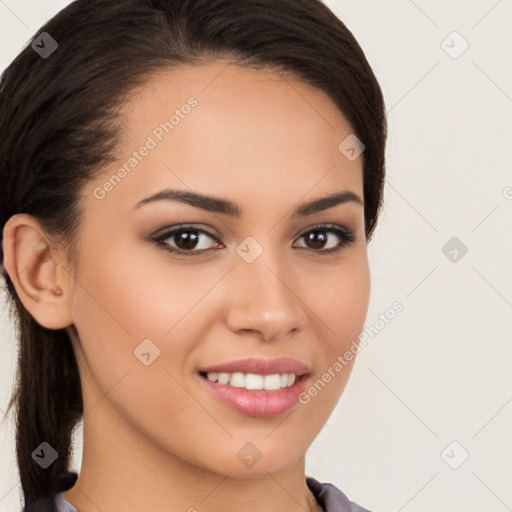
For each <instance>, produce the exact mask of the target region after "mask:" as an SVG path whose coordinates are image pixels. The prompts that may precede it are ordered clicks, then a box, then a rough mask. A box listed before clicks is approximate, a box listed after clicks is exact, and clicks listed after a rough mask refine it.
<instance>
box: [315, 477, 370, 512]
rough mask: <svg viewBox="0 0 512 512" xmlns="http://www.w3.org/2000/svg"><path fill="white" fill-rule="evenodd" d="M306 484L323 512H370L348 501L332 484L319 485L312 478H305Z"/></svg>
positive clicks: (319, 483)
mask: <svg viewBox="0 0 512 512" xmlns="http://www.w3.org/2000/svg"><path fill="white" fill-rule="evenodd" d="M306 483H307V485H308V487H309V489H310V490H311V492H312V493H313V494H314V495H315V498H316V499H317V501H318V503H319V504H320V505H321V506H322V507H323V509H324V511H325V512H371V511H370V510H368V509H366V508H363V507H361V506H360V505H358V504H357V503H354V502H353V501H350V500H349V499H348V497H347V496H346V495H345V493H343V492H342V491H341V490H340V489H338V488H337V487H336V486H335V485H333V484H330V483H321V482H319V481H318V480H316V479H314V478H312V477H306Z"/></svg>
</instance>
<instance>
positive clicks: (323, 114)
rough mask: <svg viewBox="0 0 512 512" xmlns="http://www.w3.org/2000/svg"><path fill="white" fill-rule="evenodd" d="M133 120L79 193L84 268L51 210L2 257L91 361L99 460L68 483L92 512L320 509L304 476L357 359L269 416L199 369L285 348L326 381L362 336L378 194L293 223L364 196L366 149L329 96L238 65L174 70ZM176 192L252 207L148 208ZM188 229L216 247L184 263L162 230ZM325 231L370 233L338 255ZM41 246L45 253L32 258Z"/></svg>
mask: <svg viewBox="0 0 512 512" xmlns="http://www.w3.org/2000/svg"><path fill="white" fill-rule="evenodd" d="M191 96H193V97H194V98H196V99H197V101H198V104H197V106H196V107H195V108H193V109H192V110H191V112H190V114H188V115H187V116H185V117H184V118H183V119H180V122H179V125H177V126H176V127H175V128H174V130H173V131H172V133H170V134H166V135H164V137H163V140H162V141H161V142H159V143H158V146H157V147H156V148H154V149H152V150H151V151H150V152H149V154H148V155H147V156H146V157H145V158H144V159H143V160H142V161H140V162H139V163H138V165H137V167H136V168H134V169H133V170H132V171H131V173H129V174H128V175H127V176H126V177H124V178H123V179H122V180H121V182H120V183H118V184H117V185H116V186H115V187H114V188H113V189H112V190H111V191H109V192H108V194H106V196H105V197H104V198H103V199H101V200H100V199H97V198H96V197H94V194H93V192H94V189H95V188H97V187H101V186H103V184H104V183H105V181H106V180H107V179H108V178H109V177H110V176H112V174H113V173H115V172H116V170H117V169H119V167H120V166H121V165H122V164H123V163H124V162H126V161H127V159H128V158H129V157H130V156H131V155H132V152H133V151H134V150H138V148H140V146H142V145H143V144H144V142H145V141H146V138H147V136H148V135H149V134H151V133H152V130H154V128H155V127H156V126H158V125H159V123H161V122H162V121H164V120H166V119H168V118H169V115H170V114H169V113H172V111H173V110H174V109H176V108H179V107H180V106H181V105H183V104H184V103H186V102H187V99H188V98H190V97H191ZM123 113H124V115H125V117H126V121H127V125H126V127H127V128H126V131H125V133H124V134H123V139H122V147H121V148H120V152H119V160H118V162H116V163H113V164H111V165H109V166H108V168H106V169H105V172H104V173H103V174H102V175H101V176H100V177H99V178H98V179H96V180H94V181H93V182H90V183H89V184H88V185H87V186H86V188H85V189H84V190H83V199H84V214H83V219H82V224H81V230H80V234H79V247H80V252H79V257H78V265H77V267H76V269H75V271H76V273H75V274H74V273H73V271H72V269H71V268H70V266H69V263H68V261H67V259H66V254H65V251H64V249H62V248H61V247H60V246H59V245H58V244H55V243H50V242H49V243H48V244H47V245H46V242H45V241H44V240H46V241H48V239H47V238H45V236H44V231H43V229H42V227H41V226H40V224H39V223H38V222H37V220H36V219H34V218H32V217H30V216H28V215H27V214H18V215H16V216H14V217H12V218H11V219H10V220H9V222H8V223H7V225H6V227H5V232H4V252H5V255H6V260H5V263H6V268H7V271H8V272H9V275H10V276H12V279H13V282H14V284H15V287H16V290H17V292H18V294H19V295H20V298H21V299H22V301H23V303H24V305H25V307H26V308H27V309H28V310H29V311H30V312H31V314H32V315H33V316H34V317H35V319H36V320H37V321H38V322H39V323H40V324H41V325H44V326H46V327H48V328H54V329H59V328H67V330H68V332H69V333H70V336H71V338H72V343H73V347H74V350H75V353H76V356H77V361H78V364H79V368H80V374H81V379H82V386H83V397H84V410H85V415H84V450H83V460H82V467H81V470H80V475H79V478H78V481H77V483H76V484H75V486H74V487H73V488H72V489H71V490H69V491H67V492H64V493H62V495H63V497H64V498H65V499H66V500H68V501H69V502H70V503H71V504H72V505H74V506H75V507H76V508H77V509H78V510H79V511H80V512H97V511H102V512H112V511H114V510H119V504H120V503H121V504H122V510H123V511H124V512H135V511H140V510H153V511H162V512H164V511H178V510H179V511H188V510H190V511H192V510H194V509H193V508H192V507H194V508H195V509H197V510H200V511H201V512H220V511H223V512H224V511H226V510H234V509H237V510H239V509H240V504H243V510H244V511H246V512H252V511H254V512H256V511H258V512H259V511H261V510H272V511H273V512H290V511H297V512H298V511H301V512H303V511H304V510H310V511H312V510H316V511H318V510H321V508H320V506H319V505H318V504H317V503H316V500H315V498H314V496H313V494H312V493H311V492H310V491H309V489H308V487H307V486H306V481H305V453H306V450H307V449H308V447H309V445H310V444H311V443H312V442H313V440H314V438H315V437H316V436H317V434H318V433H319V431H320V430H321V428H322V427H323V425H324V424H325V422H326V421H327V419H328V417H329V415H330V413H331V412H332V410H333V408H334V407H335V405H336V403H337V401H338V400H339V398H340V396H341V394H342V392H343V389H344V388H345V385H346V383H347V380H348V378H349V375H350V371H351V369H352V365H353V363H354V360H352V361H351V362H350V364H349V365H347V366H346V367H345V368H344V369H343V370H342V371H341V372H339V373H338V374H337V375H336V377H335V378H333V379H332V380H331V381H330V382H329V383H328V384H327V385H326V386H325V387H324V388H323V390H322V391H321V392H319V393H318V395H317V396H315V397H314V398H311V400H310V402H309V403H308V404H307V405H302V404H299V403H298V404H296V406H294V408H293V409H292V410H291V411H287V412H286V413H284V414H283V415H280V416H277V417H272V418H255V417H249V416H246V415H243V414H241V413H238V412H236V411H233V410H231V409H229V408H227V407H226V406H225V405H223V404H222V403H220V402H219V401H218V400H217V399H216V398H215V397H214V396H213V395H212V394H210V393H209V392H208V391H207V390H206V389H205V388H204V386H203V385H202V383H201V382H200V381H199V380H198V375H197V369H198V368H199V367H205V366H210V365H213V364H218V363H221V362H225V361H230V360H234V359H239V358H245V357H250V356H252V357H261V358H274V357H282V356H288V357H292V358H295V359H298V360H300V361H302V362H304V363H306V364H307V365H308V366H309V367H310V369H311V371H312V376H311V378H310V379H311V380H310V382H311V383H313V382H315V381H316V380H317V379H319V378H320V376H321V375H322V374H323V373H324V372H325V371H327V369H328V368H329V367H332V365H333V364H334V362H335V361H336V358H337V357H338V356H339V355H342V354H343V353H344V352H345V351H346V350H348V349H349V347H350V345H351V343H352V341H353V340H354V339H356V337H357V335H358V334H359V333H360V332H361V330H362V329H363V326H364V321H365V319H366V314H367V311H368V304H369V297H370V272H369V266H368V258H367V241H366V239H365V233H364V210H363V206H362V205H360V204H357V203H356V202H347V203H344V204H340V205H337V206H335V207H333V208H330V209H328V210H325V211H323V212H318V213H315V214H313V215H311V216H308V217H304V218H298V219H292V218H291V216H290V215H291V214H290V212H291V210H292V209H293V208H295V207H296V206H297V205H298V204H299V203H303V202H306V201H310V200H313V199H316V198H319V197H323V196H325V195H328V194H331V193H333V192H337V191H342V190H350V191H352V192H354V193H355V194H357V195H358V196H359V197H360V198H361V199H363V175H362V165H363V161H362V156H361V157H359V158H357V159H356V160H354V161H349V160H348V159H346V158H345V157H344V156H343V155H342V154H341V153H340V151H339V150H338V145H339V144H340V142H341V141H342V140H343V139H344V138H345V137H347V136H348V135H349V134H351V133H353V130H352V128H351V126H350V125H349V123H348V122H347V121H346V119H345V118H344V117H343V115H342V114H341V113H340V111H339V110H338V109H337V108H336V106H335V104H334V103H333V102H332V101H331V100H330V98H329V97H328V96H327V95H326V94H325V93H323V92H322V91H320V90H318V89H316V88H313V87H312V86H310V85H307V84H304V83H302V82H300V81H297V80H295V79H292V78H290V77H287V78H284V76H281V75H279V74H277V73H276V72H275V71H273V70H253V69H248V68H242V67H239V66H237V65H234V64H233V63H231V64H228V63H227V62H224V61H216V62H210V63H208V64H206V65H202V66H199V67H189V66H187V67H182V68H179V72H178V71H177V70H176V69H171V70H165V71H161V72H159V73H158V74H157V75H155V76H154V77H153V78H152V79H151V80H150V81H149V82H148V83H147V84H145V85H144V86H143V87H141V88H140V89H139V90H137V91H136V92H135V93H134V94H133V95H132V96H131V97H130V98H128V100H127V101H126V103H125V105H124V109H123ZM164 164H165V165H164ZM164 188H171V189H180V190H189V191H190V190H192V191H194V192H199V193H203V194H207V195H212V196H215V197H219V198H226V199H229V200H231V201H233V202H235V203H237V204H238V205H239V206H240V208H242V210H243V215H242V217H241V218H239V219H237V218H231V217H229V216H228V215H224V214H218V213H211V212H207V211H204V210H202V209H199V208H195V207H193V206H190V205H186V204H183V203H178V202H170V201H159V202H153V203H151V204H147V205H145V206H143V207H141V208H137V209H135V210H134V209H133V208H134V206H135V204H136V203H137V202H138V201H140V200H141V199H142V198H145V197H147V196H149V195H151V194H153V193H155V192H157V191H160V190H161V189H164ZM185 223H187V224H188V223H193V224H195V225H197V227H200V228H204V229H206V230H208V231H209V232H211V233H212V234H213V235H215V236H216V237H217V238H218V240H219V241H220V244H219V243H217V241H216V240H214V239H211V238H210V237H208V236H207V235H200V236H201V238H200V241H199V242H198V244H199V245H197V246H196V247H199V248H201V249H205V252H204V253H202V254H201V255H199V256H195V257H188V259H187V256H186V255H185V256H182V257H177V256H175V255H173V254H172V253H169V252H167V251H166V250H165V249H164V248H162V247H159V246H157V245H155V244H151V243H149V242H148V241H147V238H148V237H150V236H151V235H152V234H154V233H156V232H157V231H159V230H160V231H161V230H162V228H165V227H169V226H176V225H181V224H185ZM319 223H322V224H323V223H332V224H336V225H337V226H340V227H345V228H347V229H350V230H351V231H352V232H353V233H354V235H355V237H356V240H355V241H354V242H352V243H351V244H349V245H347V246H345V247H344V248H343V249H342V250H341V252H339V253H338V254H332V255H325V254H323V253H322V252H321V251H322V250H324V249H323V247H324V246H325V247H327V248H330V247H333V246H335V245H337V244H338V243H339V242H340V239H339V238H338V237H337V236H336V235H335V234H328V233H325V234H326V235H328V239H327V240H326V241H325V242H324V245H323V246H322V245H321V244H319V245H317V246H315V245H314V244H311V242H310V243H309V245H308V241H307V239H306V237H304V236H303V235H304V234H305V233H307V232H308V231H311V228H312V227H314V226H315V225H317V224H319ZM248 236H252V237H253V238H254V239H255V240H256V241H257V242H258V243H259V244H260V246H261V247H262V248H263V253H262V254H261V255H260V256H259V257H258V258H257V259H256V260H255V261H254V262H253V263H250V264H248V263H247V262H246V261H244V259H242V258H241V257H240V256H239V255H238V254H237V252H236V251H235V249H236V247H237V246H238V245H239V244H241V242H242V241H244V239H245V238H246V237H248ZM41 239H42V240H43V242H40V240H41ZM167 243H168V245H170V246H171V247H175V248H176V247H177V244H178V243H179V241H177V238H176V237H174V238H172V239H167ZM37 244H38V245H37ZM36 245H37V247H38V250H39V251H40V254H41V255H44V254H46V255H47V257H45V258H35V257H34V251H33V248H34V247H35V246H36ZM183 246H184V245H183V243H182V245H181V246H178V247H183ZM185 248H186V246H185ZM193 248H194V247H192V249H193ZM185 250H186V249H185ZM59 289H60V290H62V293H60V294H59ZM146 338H149V339H151V340H152V342H153V343H154V344H155V345H156V346H158V348H159V349H160V356H159V357H158V358H157V359H155V360H154V362H153V363H152V364H151V365H149V366H145V365H143V364H142V363H141V362H140V361H139V359H137V358H136V357H135V356H134V353H133V352H134V350H135V349H136V348H137V347H138V346H139V344H140V343H141V342H142V340H144V339H146ZM247 442H252V443H253V444H254V445H255V446H256V447H257V448H258V450H259V451H260V452H261V454H262V456H261V459H260V460H259V461H258V462H257V463H256V464H255V465H254V466H252V467H250V468H248V467H246V466H245V465H244V464H242V463H241V462H240V460H239V458H238V457H237V452H238V451H239V450H240V448H241V447H242V446H243V445H245V443H247ZM241 480H243V484H241Z"/></svg>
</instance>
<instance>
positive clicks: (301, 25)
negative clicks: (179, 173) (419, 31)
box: [0, 0, 387, 512]
mask: <svg viewBox="0 0 512 512" xmlns="http://www.w3.org/2000/svg"><path fill="white" fill-rule="evenodd" d="M42 32H48V33H49V34H50V35H51V37H53V38H54V39H55V40H56V41H57V43H58V48H57V49H56V50H55V51H54V53H52V54H51V55H50V56H49V57H48V58H46V59H43V58H41V57H40V56H39V55H38V53H36V52H35V51H34V50H33V49H32V48H31V45H30V44H28V45H27V46H26V47H25V48H24V49H23V51H22V52H21V53H20V54H19V55H18V56H17V57H16V59H14V61H13V62H12V64H11V65H10V66H9V68H8V70H7V71H8V72H6V73H4V75H3V77H2V85H1V91H0V133H2V142H1V144H0V183H2V189H3V191H2V195H1V200H0V226H1V227H2V228H3V226H4V225H5V223H6V222H7V220H8V219H9V218H10V217H11V216H12V215H14V214H16V213H27V214H30V215H32V216H34V217H35V218H37V219H38V220H39V222H40V223H41V225H42V226H43V227H44V229H45V231H46V232H47V233H48V236H51V237H55V240H60V241H62V243H63V245H64V246H65V247H66V248H67V249H68V251H69V256H70V261H69V263H70V268H73V262H74V261H75V256H76V253H75V252H74V250H75V248H76V242H77V240H78V236H79V228H80V219H81V213H82V210H81V208H82V203H81V202H80V200H79V199H80V194H81V191H82V189H83V187H84V185H85V184H86V183H87V182H88V181H89V180H91V179H94V178H96V177H97V176H98V174H99V173H100V172H101V170H102V166H103V165H104V164H106V163H108V162H110V161H113V160H114V159H115V158H116V150H117V148H118V147H119V143H120V140H121V139H122V134H123V131H122V126H121V124H120V123H119V122H118V121H119V119H120V118H119V107H121V106H122V105H123V101H124V100H125V99H126V97H127V95H128V93H129V92H130V91H131V90H133V88H134V87H135V86H138V85H143V84H144V83H145V82H146V81H148V80H149V79H150V78H151V74H152V73H153V72H156V71H158V70H162V69H165V68H171V67H173V66H178V65H180V64H191V65H200V64H203V63H206V62H209V61H212V60H214V59H216V58H222V59H228V61H230V62H232V63H233V64H238V65H245V66H250V67H253V68H264V67H265V68H273V69H275V70H276V71H279V72H282V73H283V74H284V75H286V74H287V75H288V76H291V77H296V78H298V79H299V80H302V81H303V82H305V83H308V84H310V85H313V86H315V87H317V88H318V89H320V90H322V91H324V92H325V93H327V95H328V96H329V97H330V98H331V99H332V100H333V101H334V103H335V104H336V105H337V106H338V107H339V109H340V111H341V112H342V113H343V115H344V116H345V117H346V119H347V120H348V121H349V122H350V124H351V126H352V128H353V130H354V133H355V135H356V136H357V137H358V138H359V139H360V140H361V141H362V142H363V143H364V144H365V151H364V153H363V157H364V158H363V162H364V164H363V166H364V169H363V174H364V176H363V179H364V203H365V207H364V208H365V209H364V214H365V232H366V236H367V239H370V237H371V235H372V233H373V230H374V228H375V226H376V223H377V219H378V216H379V213H380V209H381V204H382V195H383V184H384V174H385V172H384V167H385V165H384V164H385V158H384V154H385V143H386V137H387V123H386V113H385V107H384V101H383V97H382V92H381V89H380V87H379V84H378V83H377V80H376V78H375V76H374V74H373V72H372V69H371V67H370V65H369V64H368V62H367V60H366V58H365V55H364V53H363V51H362V50H361V48H360V46H359V44H358V43H357V42H356V40H355V38H354V37H353V35H352V33H351V32H350V31H349V30H348V29H347V27H346V26H345V25H344V24H343V23H342V22H341V21H340V20H339V19H338V18H337V17H336V16H335V15H334V14H333V13H332V12H331V11H330V10H329V9H328V8H327V6H325V5H324V4H323V3H322V2H321V1H320V0H243V1H240V0H118V1H115V2H112V1H111V0H78V1H75V2H73V3H72V4H70V5H69V6H68V7H66V8H65V9H63V10H62V11H60V12H59V13H58V14H57V15H56V16H55V17H54V18H52V19H51V20H49V21H48V22H47V23H46V24H45V25H44V26H43V27H42V28H41V29H39V30H38V31H37V34H35V35H34V37H35V36H37V35H39V34H40V33H42ZM178 72H179V71H178ZM340 142H341V141H340ZM2 260H3V254H2ZM4 277H5V279H6V283H7V290H8V292H9V298H10V304H11V314H12V315H13V318H14V321H15V323H16V327H17V331H18V332H17V334H18V336H19V343H20V345H19V355H18V361H17V364H18V366H17V376H16V383H15V389H14V392H13V395H12V397H11V400H10V402H9V407H8V412H9V410H10V409H11V407H12V406H13V405H16V454H17V461H18V466H19V474H20V482H21V486H22V489H23V496H24V500H25V509H24V510H25V511H26V512H33V511H35V510H38V511H40V512H43V511H51V510H52V505H53V499H54V496H55V494H56V493H57V492H63V491H65V490H67V489H69V488H70V487H72V485H73V484H74V483H75V481H76V477H77V475H76V473H71V472H69V471H68V465H69V462H70V455H71V439H72V432H73V429H74V428H75V427H76V425H77V423H78V422H79V420H80V418H81V417H82V415H83V402H82V395H81V384H80V377H79V372H78V367H77V363H76V359H75V356H74V352H73V349H72V346H71V342H70V339H69V336H68V334H67V332H66V330H65V329H59V330H57V329H56V330H51V329H46V328H44V327H42V326H41V325H39V324H38V323H37V322H36V321H35V320H34V318H33V317H32V316H31V315H30V313H28V311H27V310H26V309H25V307H24V306H23V304H22V302H21V301H20V299H19V297H18V295H17V293H16V291H15V289H14V287H13V284H12V281H11V280H10V278H9V276H8V275H7V274H6V273H5V271H4ZM4 419H5V417H4ZM42 442H47V443H48V444H50V445H51V446H52V447H53V449H54V450H56V451H57V453H58V458H57V459H56V460H55V461H54V462H53V463H52V464H51V465H50V466H49V467H48V468H46V469H43V468H42V467H41V466H40V465H39V464H38V463H37V462H36V461H35V460H34V458H33V457H32V453H33V452H34V450H35V449H36V448H37V447H38V446H39V445H40V444H41V443H42Z"/></svg>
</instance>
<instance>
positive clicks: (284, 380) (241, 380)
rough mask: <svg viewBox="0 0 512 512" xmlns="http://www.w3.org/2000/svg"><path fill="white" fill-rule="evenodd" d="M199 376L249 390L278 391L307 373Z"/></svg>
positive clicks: (291, 384)
mask: <svg viewBox="0 0 512 512" xmlns="http://www.w3.org/2000/svg"><path fill="white" fill-rule="evenodd" d="M199 375H201V377H203V378H205V379H208V380H209V381H210V382H213V383H216V384H220V385H224V386H232V387H234V388H243V389H246V390H249V391H258V390H263V391H279V390H281V389H286V388H289V387H291V386H293V385H294V384H295V383H296V382H298V381H300V380H303V379H304V378H306V377H307V374H304V375H297V374H295V373H275V374H273V375H261V374H257V373H242V372H233V373H224V372H220V373H217V372H199Z"/></svg>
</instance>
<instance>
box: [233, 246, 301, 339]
mask: <svg viewBox="0 0 512 512" xmlns="http://www.w3.org/2000/svg"><path fill="white" fill-rule="evenodd" d="M269 253H270V251H265V252H263V254H262V255H261V256H260V257H259V258H257V259H256V260H255V261H253V262H252V263H247V262H245V261H243V260H242V259H240V260H239V261H237V262H236V268H235V269H234V270H233V271H232V272H231V276H230V283H231V284H230V288H229V291H228V292H227V293H228V295H229V299H228V300H229V304H228V311H227V314H226V323H227V325H228V327H229V328H230V329H231V330H232V331H233V332H237V333H238V334H240V333H241V332H245V331H247V332H250V333H253V334H254V333H255V334H256V335H257V336H259V337H261V338H263V339H264V340H268V341H270V340H275V339H280V338H285V337H286V336H290V335H291V334H292V333H295V332H298V331H300V330H303V329H304V327H305V326H306V324H307V320H308V316H307V314H306V311H307V310H308V307H307V305H306V302H305V301H306V299H307V297H302V296H301V293H303V291H301V290H299V286H298V283H297V282H295V277H294V273H293V271H292V270H291V269H290V268H288V269H287V270H285V269H284V266H283V262H282V261H279V256H277V257H274V256H272V255H270V254H269Z"/></svg>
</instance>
